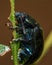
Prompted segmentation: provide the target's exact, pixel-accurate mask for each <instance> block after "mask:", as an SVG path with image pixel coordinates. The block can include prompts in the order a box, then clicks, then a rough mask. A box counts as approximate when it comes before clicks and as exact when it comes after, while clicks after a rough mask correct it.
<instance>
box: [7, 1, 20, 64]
mask: <svg viewBox="0 0 52 65" xmlns="http://www.w3.org/2000/svg"><path fill="white" fill-rule="evenodd" d="M14 3H15V0H10V4H11V13H10V16H9V18H8V19H9V20H10V21H11V22H12V25H13V27H14V26H15V23H16V21H15V9H14V7H15V6H14V5H15V4H14ZM18 37H19V36H18V34H17V33H16V31H15V30H14V31H13V38H15V39H16V38H18ZM10 45H11V50H12V56H13V61H14V65H19V62H18V57H17V53H18V49H19V45H20V44H19V42H12V41H11V42H10Z"/></svg>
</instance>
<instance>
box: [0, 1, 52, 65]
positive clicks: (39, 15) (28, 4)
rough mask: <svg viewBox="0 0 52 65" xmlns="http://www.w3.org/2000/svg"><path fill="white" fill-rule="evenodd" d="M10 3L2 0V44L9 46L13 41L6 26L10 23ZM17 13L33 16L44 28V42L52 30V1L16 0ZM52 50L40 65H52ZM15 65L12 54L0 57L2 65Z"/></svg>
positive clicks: (0, 17) (0, 38) (0, 22)
mask: <svg viewBox="0 0 52 65" xmlns="http://www.w3.org/2000/svg"><path fill="white" fill-rule="evenodd" d="M10 8H11V7H10V1H9V0H0V42H1V43H3V44H6V45H9V41H11V39H12V31H11V30H9V28H8V27H6V26H5V24H6V23H7V22H9V20H8V17H9V15H10ZM15 11H16V12H18V11H20V12H26V13H27V14H29V15H31V16H32V17H33V18H34V19H35V20H36V21H37V22H38V23H39V24H40V25H41V27H42V28H43V33H44V35H43V36H44V40H46V38H47V36H48V35H49V33H50V31H51V30H52V0H15ZM51 61H52V48H50V49H49V51H48V52H47V54H46V55H45V56H44V57H43V59H42V60H41V61H40V62H39V63H38V65H52V62H51ZM7 64H9V65H13V61H11V52H8V53H7V54H6V55H5V56H3V57H0V65H7Z"/></svg>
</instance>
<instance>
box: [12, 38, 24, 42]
mask: <svg viewBox="0 0 52 65" xmlns="http://www.w3.org/2000/svg"><path fill="white" fill-rule="evenodd" d="M12 41H16V42H17V41H24V39H22V38H17V39H13V40H12Z"/></svg>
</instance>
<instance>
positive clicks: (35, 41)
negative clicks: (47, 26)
mask: <svg viewBox="0 0 52 65" xmlns="http://www.w3.org/2000/svg"><path fill="white" fill-rule="evenodd" d="M15 19H16V26H15V27H13V29H14V30H16V33H18V34H19V35H20V37H19V38H17V39H13V41H15V42H18V41H20V43H21V44H20V48H19V50H18V54H17V56H18V59H19V63H20V64H23V65H29V64H32V63H33V62H34V61H36V60H37V59H38V58H39V57H40V56H41V54H42V51H43V45H44V41H43V31H42V28H41V26H40V25H39V24H38V23H37V22H36V20H34V18H32V17H31V16H30V15H27V14H26V13H24V12H16V13H15Z"/></svg>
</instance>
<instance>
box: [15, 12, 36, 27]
mask: <svg viewBox="0 0 52 65" xmlns="http://www.w3.org/2000/svg"><path fill="white" fill-rule="evenodd" d="M15 18H16V21H17V22H18V24H20V25H21V24H22V22H23V24H24V26H25V27H26V28H29V27H30V28H33V27H34V26H35V23H36V21H35V20H34V19H33V18H32V17H30V16H29V15H27V14H26V13H22V12H17V13H15Z"/></svg>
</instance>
